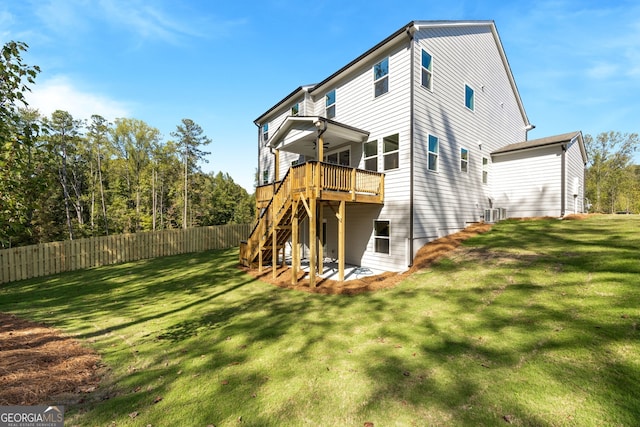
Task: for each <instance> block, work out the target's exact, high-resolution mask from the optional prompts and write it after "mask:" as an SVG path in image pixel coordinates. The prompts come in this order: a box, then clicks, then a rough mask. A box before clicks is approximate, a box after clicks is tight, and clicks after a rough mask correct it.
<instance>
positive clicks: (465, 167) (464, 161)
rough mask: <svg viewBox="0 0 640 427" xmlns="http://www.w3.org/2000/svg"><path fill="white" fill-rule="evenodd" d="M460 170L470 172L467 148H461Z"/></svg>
mask: <svg viewBox="0 0 640 427" xmlns="http://www.w3.org/2000/svg"><path fill="white" fill-rule="evenodd" d="M460 171H462V172H464V173H467V172H469V150H467V149H466V148H461V149H460Z"/></svg>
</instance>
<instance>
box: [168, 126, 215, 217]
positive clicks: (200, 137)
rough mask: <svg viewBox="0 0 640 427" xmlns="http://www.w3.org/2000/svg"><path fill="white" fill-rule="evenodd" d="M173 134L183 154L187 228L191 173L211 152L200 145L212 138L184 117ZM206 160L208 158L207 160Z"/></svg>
mask: <svg viewBox="0 0 640 427" xmlns="http://www.w3.org/2000/svg"><path fill="white" fill-rule="evenodd" d="M171 136H173V137H174V138H177V139H178V140H177V141H176V145H177V147H178V151H179V152H180V155H181V156H182V170H183V180H184V187H183V193H182V197H183V211H182V228H187V224H188V215H187V214H188V212H187V210H188V203H189V174H190V173H192V172H193V171H194V170H197V162H198V160H205V159H204V156H206V155H208V154H211V153H209V152H205V151H202V150H200V149H199V148H198V147H200V146H203V145H207V144H211V140H210V139H209V138H208V137H207V136H205V135H204V131H203V130H202V128H201V127H200V126H199V125H197V124H196V123H195V122H194V121H193V120H191V119H182V124H181V125H178V126H177V128H176V131H175V132H171ZM205 161H206V160H205Z"/></svg>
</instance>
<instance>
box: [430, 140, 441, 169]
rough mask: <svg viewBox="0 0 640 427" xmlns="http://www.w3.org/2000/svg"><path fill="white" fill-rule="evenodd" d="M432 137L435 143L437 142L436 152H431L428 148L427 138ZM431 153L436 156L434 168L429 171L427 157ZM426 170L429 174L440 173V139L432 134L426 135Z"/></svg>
mask: <svg viewBox="0 0 640 427" xmlns="http://www.w3.org/2000/svg"><path fill="white" fill-rule="evenodd" d="M430 136H432V137H434V138H435V139H436V140H437V141H438V151H437V152H434V151H431V149H430V148H429V137H430ZM431 153H433V154H435V156H436V168H435V170H434V169H430V168H429V155H430V154H431ZM427 170H428V171H429V172H431V173H439V172H440V138H439V137H437V136H435V135H434V134H431V133H429V134H427Z"/></svg>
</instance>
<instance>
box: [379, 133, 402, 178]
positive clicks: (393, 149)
mask: <svg viewBox="0 0 640 427" xmlns="http://www.w3.org/2000/svg"><path fill="white" fill-rule="evenodd" d="M399 149H400V143H399V137H398V134H395V135H391V136H386V137H384V139H383V140H382V156H383V159H384V170H389V169H397V168H398V167H399V166H400V164H399V158H400V150H399Z"/></svg>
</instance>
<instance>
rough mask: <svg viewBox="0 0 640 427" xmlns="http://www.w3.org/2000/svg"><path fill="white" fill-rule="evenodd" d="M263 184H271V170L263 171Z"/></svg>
mask: <svg viewBox="0 0 640 427" xmlns="http://www.w3.org/2000/svg"><path fill="white" fill-rule="evenodd" d="M262 183H263V184H268V183H269V168H266V169H265V170H263V171H262Z"/></svg>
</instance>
